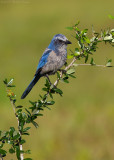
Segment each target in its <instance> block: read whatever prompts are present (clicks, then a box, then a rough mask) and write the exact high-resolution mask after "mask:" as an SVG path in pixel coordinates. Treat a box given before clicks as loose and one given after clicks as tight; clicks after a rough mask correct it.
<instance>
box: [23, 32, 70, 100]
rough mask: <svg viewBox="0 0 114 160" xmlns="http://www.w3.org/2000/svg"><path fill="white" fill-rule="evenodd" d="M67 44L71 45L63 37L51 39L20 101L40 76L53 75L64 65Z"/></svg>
mask: <svg viewBox="0 0 114 160" xmlns="http://www.w3.org/2000/svg"><path fill="white" fill-rule="evenodd" d="M67 44H71V42H70V41H69V40H68V39H67V38H66V37H65V36H64V35H62V34H57V35H55V36H54V37H53V39H52V41H51V43H50V44H49V46H48V48H46V50H45V51H44V53H43V55H42V57H41V58H40V61H39V64H38V67H37V70H36V74H35V76H34V78H33V80H32V81H31V83H30V84H29V86H28V87H27V88H26V90H25V91H24V93H23V94H22V96H21V99H24V98H25V97H26V96H27V95H28V93H29V92H30V91H31V89H32V88H33V86H34V85H35V84H36V83H37V81H38V80H39V79H40V78H41V77H42V76H47V75H51V74H54V73H55V72H57V70H59V69H60V68H61V67H62V66H63V65H64V64H65V62H66V59H67Z"/></svg>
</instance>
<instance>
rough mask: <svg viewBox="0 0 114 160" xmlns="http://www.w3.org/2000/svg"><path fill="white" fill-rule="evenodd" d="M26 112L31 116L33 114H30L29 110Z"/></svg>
mask: <svg viewBox="0 0 114 160" xmlns="http://www.w3.org/2000/svg"><path fill="white" fill-rule="evenodd" d="M25 110H26V111H27V113H28V114H29V115H30V116H31V113H30V112H29V110H28V109H27V108H25Z"/></svg>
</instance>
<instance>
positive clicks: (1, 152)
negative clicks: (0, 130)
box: [0, 148, 7, 156]
mask: <svg viewBox="0 0 114 160" xmlns="http://www.w3.org/2000/svg"><path fill="white" fill-rule="evenodd" d="M6 153H7V151H5V150H3V149H1V148H0V154H1V155H3V156H6Z"/></svg>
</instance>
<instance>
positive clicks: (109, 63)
mask: <svg viewBox="0 0 114 160" xmlns="http://www.w3.org/2000/svg"><path fill="white" fill-rule="evenodd" d="M111 62H112V59H109V60H108V61H107V63H106V67H112V66H111Z"/></svg>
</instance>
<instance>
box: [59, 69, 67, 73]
mask: <svg viewBox="0 0 114 160" xmlns="http://www.w3.org/2000/svg"><path fill="white" fill-rule="evenodd" d="M59 71H60V72H62V73H63V74H66V72H67V71H66V70H64V69H59Z"/></svg>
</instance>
